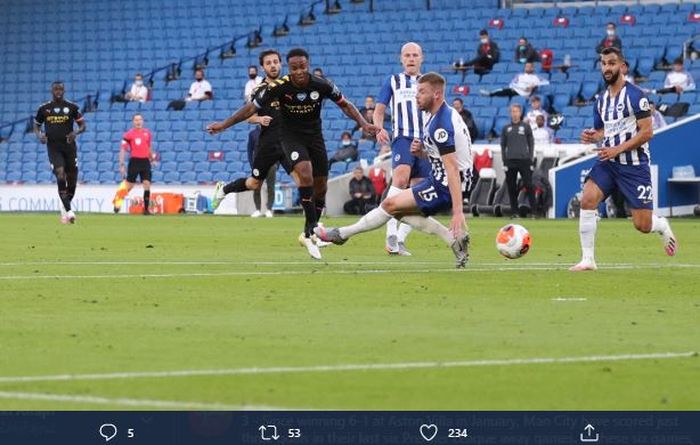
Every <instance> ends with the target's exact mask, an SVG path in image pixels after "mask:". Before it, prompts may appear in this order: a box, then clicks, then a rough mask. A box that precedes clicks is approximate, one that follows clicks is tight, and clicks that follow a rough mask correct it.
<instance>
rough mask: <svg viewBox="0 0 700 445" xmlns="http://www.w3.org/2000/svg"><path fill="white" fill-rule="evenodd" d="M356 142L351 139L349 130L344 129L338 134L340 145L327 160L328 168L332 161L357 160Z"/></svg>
mask: <svg viewBox="0 0 700 445" xmlns="http://www.w3.org/2000/svg"><path fill="white" fill-rule="evenodd" d="M358 155H359V153H358V152H357V143H356V142H355V141H353V140H352V134H350V132H349V131H344V132H343V134H342V135H341V136H340V147H338V150H337V151H336V152H335V153H334V154H333V156H332V157H331V158H330V159H329V160H328V168H330V167H331V165H332V164H333V163H334V162H352V161H357V156H358Z"/></svg>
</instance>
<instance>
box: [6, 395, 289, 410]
mask: <svg viewBox="0 0 700 445" xmlns="http://www.w3.org/2000/svg"><path fill="white" fill-rule="evenodd" d="M0 399H11V400H41V401H48V402H66V403H80V404H85V403H88V404H94V405H117V406H129V407H148V408H163V409H189V410H204V411H206V410H211V411H248V410H252V411H258V410H259V411H280V410H286V408H277V407H273V406H257V405H226V404H222V403H201V402H186V401H175V400H148V399H125V398H116V399H112V398H107V397H100V396H76V395H70V394H48V393H34V392H14V391H0Z"/></svg>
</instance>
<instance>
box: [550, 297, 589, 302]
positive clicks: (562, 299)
mask: <svg viewBox="0 0 700 445" xmlns="http://www.w3.org/2000/svg"><path fill="white" fill-rule="evenodd" d="M552 301H588V298H562V297H559V298H552Z"/></svg>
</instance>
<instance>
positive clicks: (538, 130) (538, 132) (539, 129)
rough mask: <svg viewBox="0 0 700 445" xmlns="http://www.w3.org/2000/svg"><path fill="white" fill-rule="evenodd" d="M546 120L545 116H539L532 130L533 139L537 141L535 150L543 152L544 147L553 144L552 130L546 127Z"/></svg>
mask: <svg viewBox="0 0 700 445" xmlns="http://www.w3.org/2000/svg"><path fill="white" fill-rule="evenodd" d="M545 123H546V120H545V118H544V115H542V114H538V115H537V117H535V126H534V127H533V128H532V137H533V139H534V140H535V150H538V151H542V150H543V146H547V145H549V144H551V143H552V140H553V135H552V130H550V129H549V128H547V126H546V125H545Z"/></svg>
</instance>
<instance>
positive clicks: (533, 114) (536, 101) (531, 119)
mask: <svg viewBox="0 0 700 445" xmlns="http://www.w3.org/2000/svg"><path fill="white" fill-rule="evenodd" d="M537 116H544V121H545V122H547V119H549V113H547V112H546V111H544V109H542V99H540V96H532V97H531V98H530V111H528V112H527V114H526V115H525V122H527V123H528V124H530V127H532V130H533V131H534V130H535V128H537V122H536V121H535V119H536V118H537Z"/></svg>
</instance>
